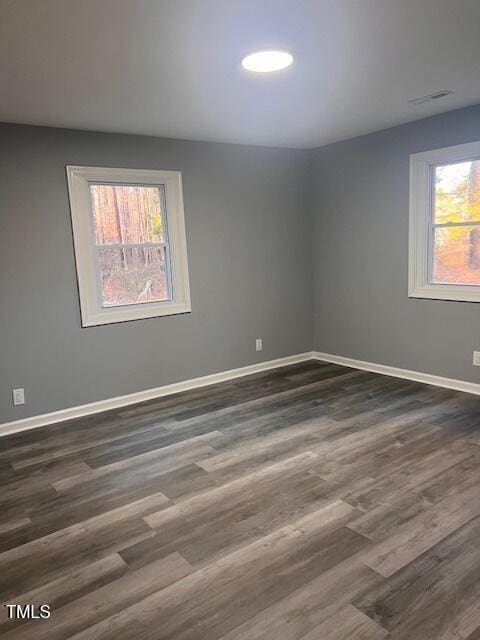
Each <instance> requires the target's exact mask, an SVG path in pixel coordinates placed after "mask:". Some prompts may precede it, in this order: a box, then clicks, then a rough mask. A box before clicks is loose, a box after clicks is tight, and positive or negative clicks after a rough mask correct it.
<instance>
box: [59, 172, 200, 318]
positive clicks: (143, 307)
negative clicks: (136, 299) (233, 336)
mask: <svg viewBox="0 0 480 640" xmlns="http://www.w3.org/2000/svg"><path fill="white" fill-rule="evenodd" d="M66 169H67V180H68V191H69V197H70V211H71V216H72V227H73V239H74V246H75V261H76V265H77V277H78V289H79V295H80V308H81V316H82V326H83V327H91V326H95V325H101V324H111V323H115V322H126V321H129V320H140V319H143V318H154V317H157V316H169V315H175V314H179V313H189V312H190V311H191V310H192V307H191V302H190V286H189V277H188V261H187V241H186V234H185V214H184V209H183V193H182V176H181V173H180V172H179V171H156V170H149V169H147V170H143V169H112V168H108V167H78V166H67V168H66ZM91 183H101V184H113V185H115V184H119V185H124V184H138V185H155V186H162V187H163V189H164V193H165V203H166V216H167V229H168V244H169V252H170V270H171V287H172V299H171V300H166V301H162V302H146V303H142V304H129V305H124V306H116V307H115V306H113V307H102V306H101V292H100V291H99V286H100V285H99V277H98V273H97V269H98V267H97V260H96V255H95V251H96V249H95V246H96V245H95V229H94V221H93V214H92V201H91V195H90V184H91Z"/></svg>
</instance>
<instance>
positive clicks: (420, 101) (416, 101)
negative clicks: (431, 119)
mask: <svg viewBox="0 0 480 640" xmlns="http://www.w3.org/2000/svg"><path fill="white" fill-rule="evenodd" d="M452 93H455V91H449V90H448V89H442V90H441V91H435V93H429V94H428V96H422V97H421V98H413V99H412V100H409V101H408V102H409V104H423V103H424V102H430V101H432V100H439V99H440V98H445V96H451V95H452Z"/></svg>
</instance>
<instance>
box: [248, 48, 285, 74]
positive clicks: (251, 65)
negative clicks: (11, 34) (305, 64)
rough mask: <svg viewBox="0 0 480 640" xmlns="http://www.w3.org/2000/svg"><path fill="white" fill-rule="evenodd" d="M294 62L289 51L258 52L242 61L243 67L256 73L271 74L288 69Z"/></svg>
mask: <svg viewBox="0 0 480 640" xmlns="http://www.w3.org/2000/svg"><path fill="white" fill-rule="evenodd" d="M292 62H293V56H292V54H291V53H289V52H288V51H275V50H270V51H256V52H255V53H250V54H249V55H248V56H245V58H244V59H243V60H242V67H243V68H244V69H247V71H255V72H256V73H271V72H272V71H280V70H281V69H286V68H287V67H289V66H290V65H291V64H292Z"/></svg>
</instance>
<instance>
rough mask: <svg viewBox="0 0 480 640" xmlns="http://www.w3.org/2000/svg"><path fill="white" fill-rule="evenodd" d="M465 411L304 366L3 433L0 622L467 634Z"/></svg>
mask: <svg viewBox="0 0 480 640" xmlns="http://www.w3.org/2000/svg"><path fill="white" fill-rule="evenodd" d="M479 416H480V399H478V398H476V397H473V396H469V395H466V394H461V393H458V392H454V391H450V390H445V389H439V388H434V387H428V386H425V385H421V384H417V383H414V382H410V381H404V380H398V379H394V378H388V377H384V376H380V375H377V374H373V373H369V372H365V371H355V370H352V369H349V368H345V367H340V366H337V365H332V364H322V363H318V362H307V363H301V364H298V365H293V366H290V367H284V368H280V369H277V370H275V371H269V372H262V373H259V374H255V375H253V376H248V377H245V378H241V379H237V380H234V381H228V382H225V383H221V384H217V385H213V386H211V387H207V388H203V389H194V390H191V391H187V392H185V393H180V394H176V395H175V396H170V397H166V398H161V399H156V400H153V401H150V402H145V403H141V404H139V405H136V406H132V407H124V408H121V409H119V410H116V411H111V412H107V413H105V414H101V415H97V416H93V417H87V418H82V419H77V420H74V421H72V422H71V423H70V424H67V423H64V424H56V425H52V426H50V427H45V428H42V429H37V430H32V431H30V432H24V433H21V434H14V435H11V436H6V437H4V438H2V440H1V443H2V448H1V451H0V481H1V484H2V492H1V495H0V514H1V515H0V594H1V598H2V602H3V603H18V604H22V603H29V602H30V603H32V604H39V603H40V604H41V603H46V604H50V605H51V607H52V617H51V618H50V619H49V620H48V621H45V620H40V621H36V620H34V621H15V620H7V619H6V616H5V611H6V610H5V609H4V608H3V607H2V612H1V613H2V615H1V617H0V633H1V634H2V637H5V638H6V640H15V639H17V640H28V639H30V638H45V640H46V639H47V638H48V639H49V640H50V639H53V640H70V639H71V638H75V640H100V639H101V640H109V639H110V638H111V639H112V640H113V639H115V640H123V639H125V640H131V639H132V638H135V640H137V639H138V640H198V639H199V638H201V639H202V640H274V639H275V640H278V639H279V638H280V639H281V640H302V639H303V640H314V639H317V638H319V639H321V640H330V639H332V640H333V639H335V640H347V639H348V640H382V639H383V638H391V639H393V640H404V639H405V640H407V639H408V640H475V639H476V638H480V607H479V605H478V602H480V586H479V585H480V551H479V549H480V546H479V545H478V540H479V539H480V492H479V489H478V487H479V482H480V464H479V463H480V447H479V444H480V435H479V426H478V425H479Z"/></svg>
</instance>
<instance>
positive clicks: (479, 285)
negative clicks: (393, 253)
mask: <svg viewBox="0 0 480 640" xmlns="http://www.w3.org/2000/svg"><path fill="white" fill-rule="evenodd" d="M409 243H410V255H409V295H410V297H415V298H436V299H440V300H463V301H473V302H480V142H473V143H469V144H462V145H458V146H455V147H447V148H445V149H437V150H435V151H427V152H425V153H416V154H414V155H412V156H410V240H409Z"/></svg>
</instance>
